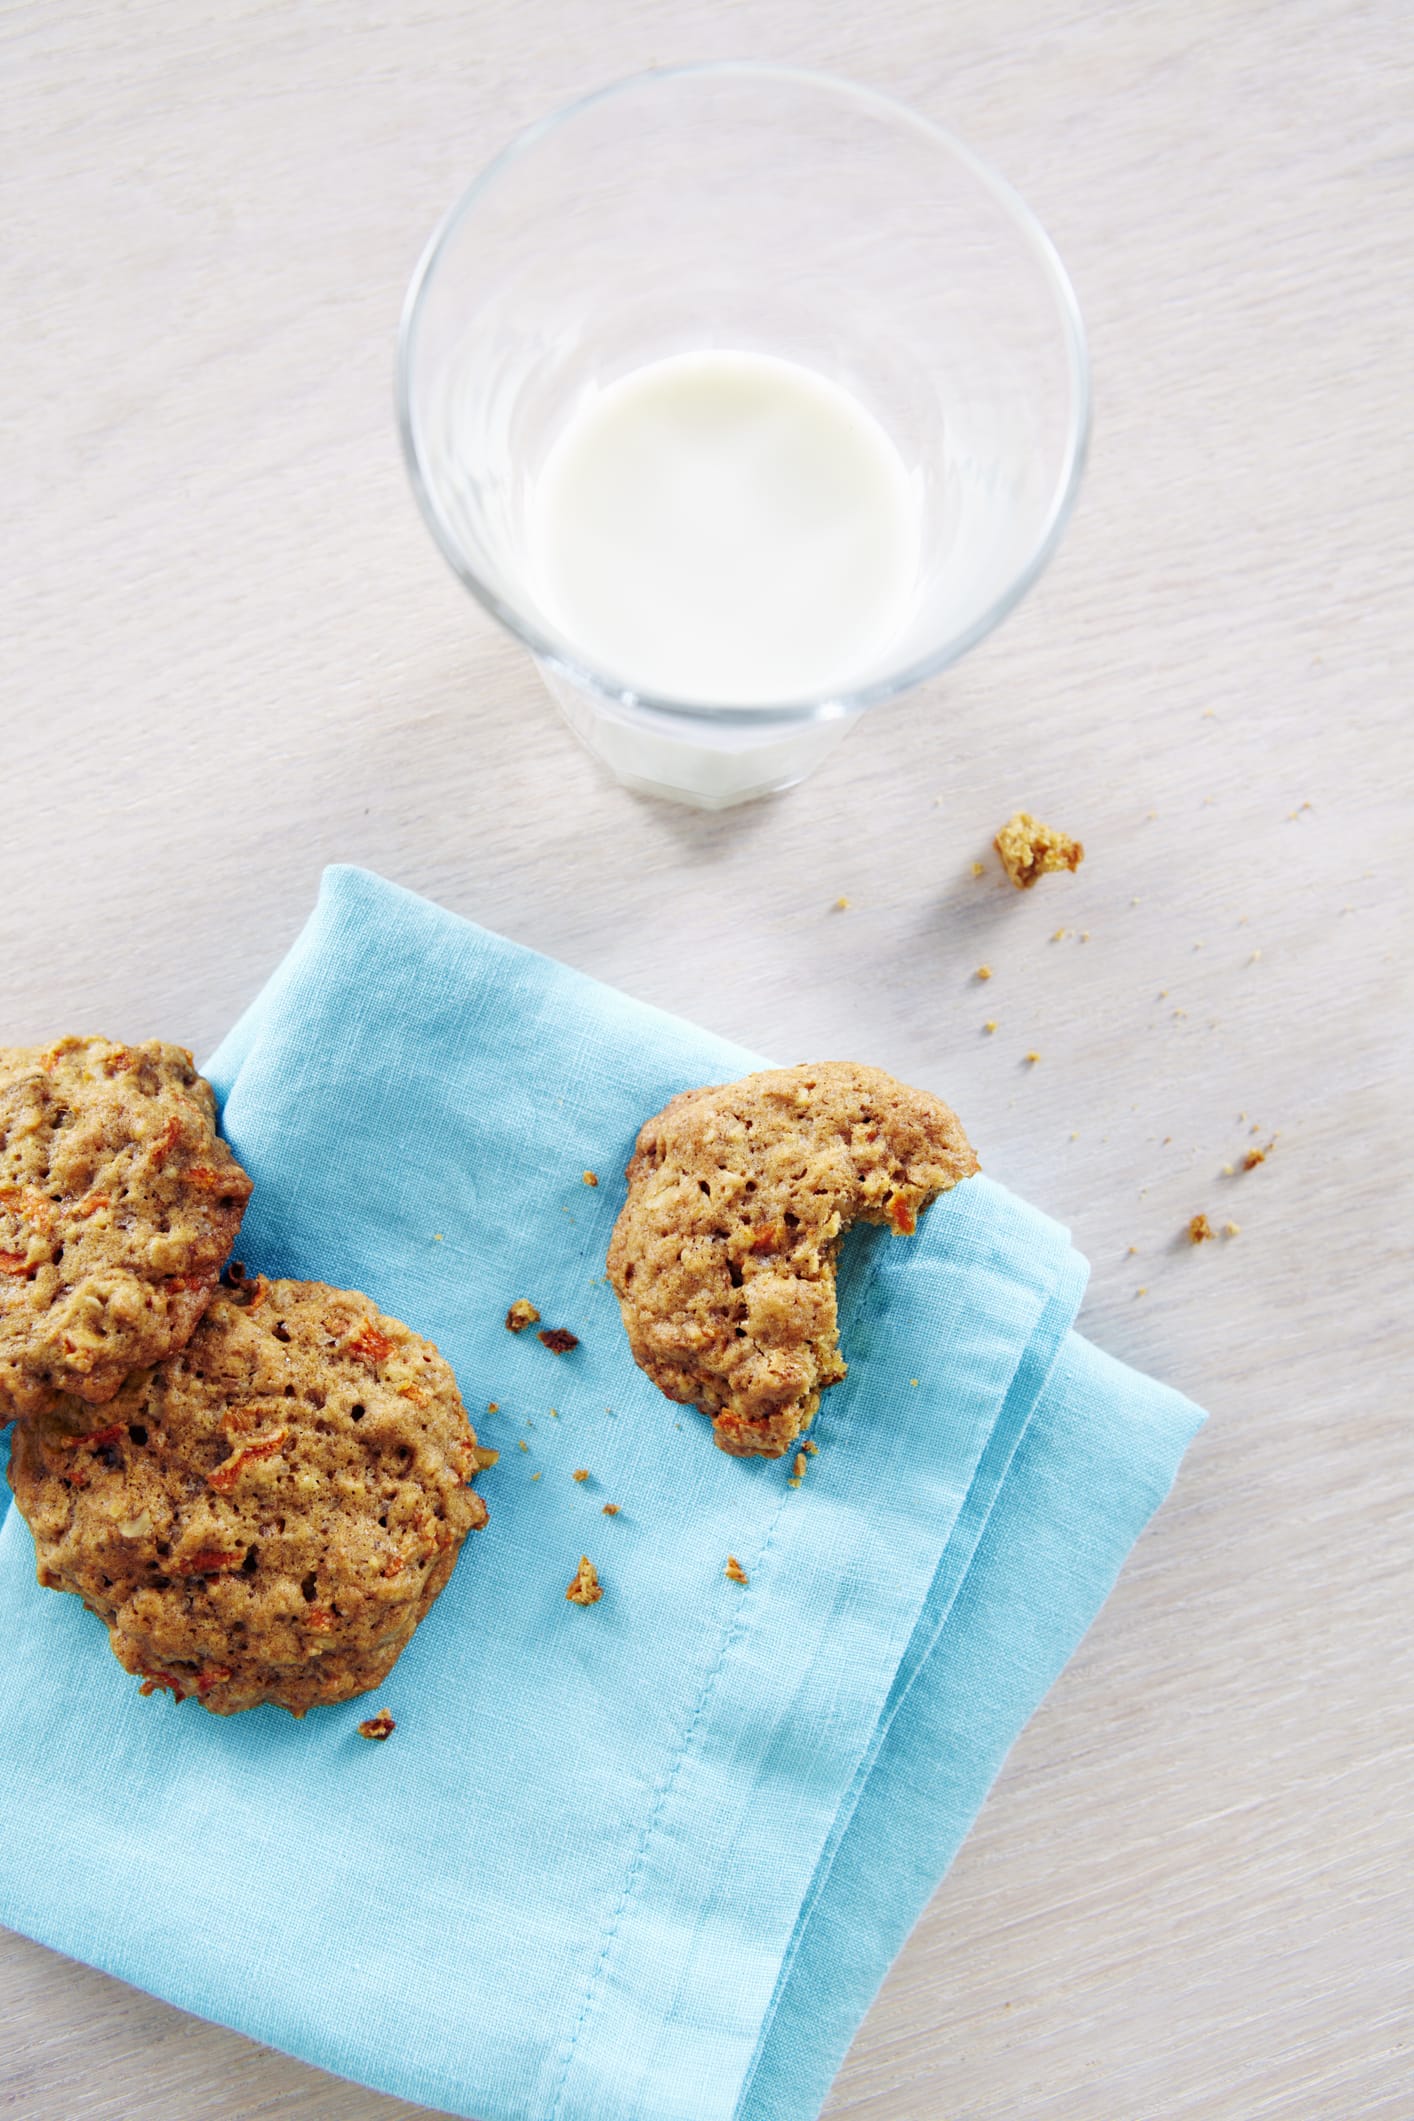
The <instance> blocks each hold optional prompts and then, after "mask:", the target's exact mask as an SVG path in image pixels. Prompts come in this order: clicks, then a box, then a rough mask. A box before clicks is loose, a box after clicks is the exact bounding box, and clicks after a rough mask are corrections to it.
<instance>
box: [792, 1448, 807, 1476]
mask: <svg viewBox="0 0 1414 2121" xmlns="http://www.w3.org/2000/svg"><path fill="white" fill-rule="evenodd" d="M805 1466H806V1458H805V1453H804V1451H797V1452H796V1454H795V1462H794V1464H793V1465H792V1466H791V1472H792V1473H793V1474H794V1476H795V1478H796V1479H797V1480H804V1478H805Z"/></svg>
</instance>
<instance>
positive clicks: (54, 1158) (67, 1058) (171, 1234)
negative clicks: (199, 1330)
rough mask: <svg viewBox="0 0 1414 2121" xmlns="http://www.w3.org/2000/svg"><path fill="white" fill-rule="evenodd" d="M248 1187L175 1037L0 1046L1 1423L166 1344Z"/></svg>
mask: <svg viewBox="0 0 1414 2121" xmlns="http://www.w3.org/2000/svg"><path fill="white" fill-rule="evenodd" d="M250 1193H251V1183H250V1180H249V1179H248V1178H247V1177H246V1174H245V1172H244V1171H242V1169H241V1167H240V1165H239V1164H238V1163H237V1162H236V1159H235V1157H234V1156H233V1155H232V1154H231V1152H230V1150H229V1149H228V1148H227V1146H226V1144H225V1142H223V1141H222V1140H220V1138H219V1137H218V1135H217V1133H216V1101H215V1098H214V1097H213V1095H212V1091H211V1086H210V1084H209V1083H207V1082H204V1081H203V1079H202V1078H201V1076H199V1075H198V1074H197V1072H196V1068H195V1066H194V1065H193V1062H192V1057H191V1055H190V1054H189V1053H187V1052H185V1051H184V1050H183V1049H182V1048H181V1047H180V1046H164V1045H161V1044H159V1042H158V1041H157V1040H156V1039H153V1040H150V1041H149V1042H148V1043H147V1044H146V1045H142V1046H119V1045H115V1044H113V1043H112V1042H111V1041H110V1040H109V1039H106V1038H64V1039H60V1040H59V1041H58V1043H57V1044H55V1045H53V1046H47V1047H43V1048H33V1049H29V1048H21V1047H0V1422H4V1421H8V1420H9V1419H10V1417H11V1416H12V1415H15V1414H37V1413H40V1412H43V1411H44V1410H46V1409H52V1408H53V1407H54V1406H55V1405H56V1404H57V1401H58V1395H60V1394H61V1393H69V1394H72V1395H74V1396H75V1397H76V1398H77V1399H78V1400H80V1401H88V1402H90V1403H92V1404H101V1402H103V1401H104V1400H107V1399H111V1398H112V1396H113V1394H114V1393H115V1392H116V1391H117V1389H118V1387H119V1385H120V1384H121V1383H122V1381H123V1379H124V1378H125V1377H126V1376H127V1375H128V1372H129V1371H130V1370H135V1369H137V1368H138V1367H139V1366H140V1365H142V1364H145V1363H152V1362H160V1361H161V1359H162V1358H163V1356H165V1355H168V1354H170V1352H171V1351H172V1350H173V1349H174V1348H179V1347H181V1346H182V1344H183V1343H184V1342H185V1341H186V1339H187V1338H188V1336H189V1335H190V1333H191V1331H192V1328H193V1327H194V1326H195V1324H196V1322H197V1320H198V1319H199V1318H200V1316H201V1314H202V1312H203V1311H204V1310H205V1309H206V1306H207V1303H208V1301H209V1300H210V1296H211V1292H212V1290H213V1289H214V1288H215V1286H216V1280H217V1277H218V1275H219V1274H220V1271H221V1264H222V1262H223V1260H224V1259H225V1257H226V1255H227V1253H228V1252H229V1251H230V1249H231V1245H232V1243H233V1242H234V1239H235V1235H236V1232H237V1230H238V1229H239V1228H240V1222H241V1216H242V1215H243V1213H244V1212H245V1205H246V1202H247V1201H248V1200H249V1198H250ZM80 1418H81V1422H82V1425H84V1426H88V1425H89V1424H88V1423H87V1420H86V1417H82V1416H81V1417H80Z"/></svg>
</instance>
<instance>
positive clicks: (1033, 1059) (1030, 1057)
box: [1026, 1051, 1041, 1068]
mask: <svg viewBox="0 0 1414 2121" xmlns="http://www.w3.org/2000/svg"><path fill="white" fill-rule="evenodd" d="M1026 1058H1027V1061H1028V1062H1029V1063H1030V1065H1031V1066H1032V1067H1033V1068H1034V1067H1035V1065H1036V1063H1037V1061H1038V1060H1039V1059H1040V1058H1041V1056H1040V1054H1039V1053H1037V1052H1035V1051H1032V1052H1030V1053H1028V1054H1027V1056H1026Z"/></svg>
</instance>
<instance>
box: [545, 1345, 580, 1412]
mask: <svg viewBox="0 0 1414 2121" xmlns="http://www.w3.org/2000/svg"><path fill="white" fill-rule="evenodd" d="M535 1338H536V1339H537V1340H538V1341H539V1343H540V1345H541V1347H542V1348H548V1349H549V1350H550V1353H551V1354H552V1355H568V1354H569V1351H570V1349H571V1348H577V1347H578V1346H579V1335H578V1334H577V1333H571V1332H570V1331H569V1330H568V1329H567V1328H566V1327H564V1326H550V1327H549V1328H548V1329H547V1330H546V1331H545V1332H544V1333H537V1334H536V1336H535ZM553 1411H554V1409H553V1408H552V1409H551V1412H552V1413H553Z"/></svg>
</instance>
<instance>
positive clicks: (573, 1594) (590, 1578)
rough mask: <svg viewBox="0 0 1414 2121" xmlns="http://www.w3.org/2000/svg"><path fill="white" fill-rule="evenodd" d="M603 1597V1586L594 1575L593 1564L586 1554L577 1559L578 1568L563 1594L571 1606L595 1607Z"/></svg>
mask: <svg viewBox="0 0 1414 2121" xmlns="http://www.w3.org/2000/svg"><path fill="white" fill-rule="evenodd" d="M603 1595H604V1586H603V1584H601V1583H600V1581H599V1578H598V1577H597V1576H596V1575H595V1573H594V1564H593V1562H592V1561H591V1560H590V1558H589V1556H588V1555H587V1554H581V1555H580V1557H579V1567H578V1568H577V1569H576V1570H575V1572H574V1577H573V1580H572V1582H571V1583H570V1587H569V1589H568V1590H567V1591H566V1592H565V1596H566V1598H568V1600H569V1602H570V1604H571V1605H597V1604H598V1603H599V1600H600V1599H601V1598H602V1597H603Z"/></svg>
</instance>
